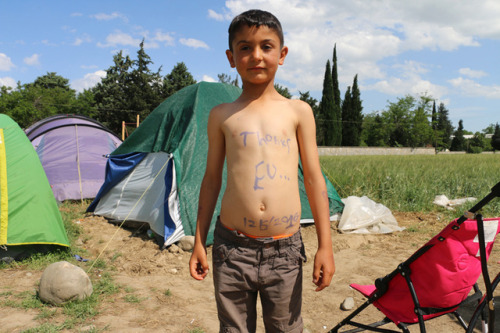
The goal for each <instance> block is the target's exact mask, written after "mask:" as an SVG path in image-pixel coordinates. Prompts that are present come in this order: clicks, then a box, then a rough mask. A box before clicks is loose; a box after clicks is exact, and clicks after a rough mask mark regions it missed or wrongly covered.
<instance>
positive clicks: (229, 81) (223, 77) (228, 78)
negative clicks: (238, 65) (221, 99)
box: [217, 73, 239, 87]
mask: <svg viewBox="0 0 500 333" xmlns="http://www.w3.org/2000/svg"><path fill="white" fill-rule="evenodd" d="M217 78H218V79H219V82H221V83H226V84H230V85H233V86H236V87H239V83H238V75H236V78H235V79H234V80H233V79H232V78H231V75H227V74H225V73H222V74H217Z"/></svg>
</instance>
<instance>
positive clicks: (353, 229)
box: [338, 196, 404, 234]
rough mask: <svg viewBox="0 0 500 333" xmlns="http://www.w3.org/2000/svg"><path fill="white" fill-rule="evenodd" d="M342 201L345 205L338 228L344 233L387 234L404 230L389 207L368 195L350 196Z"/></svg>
mask: <svg viewBox="0 0 500 333" xmlns="http://www.w3.org/2000/svg"><path fill="white" fill-rule="evenodd" d="M342 202H343V203H344V205H345V206H344V211H343V212H342V216H341V218H340V222H339V227H338V228H339V230H340V231H342V232H344V233H362V234H368V233H370V234H386V233H391V232H394V231H401V230H404V228H401V227H399V226H398V222H397V221H396V218H395V217H394V216H393V215H392V213H391V211H390V210H389V208H387V207H385V206H384V205H382V204H380V203H376V202H375V201H373V200H371V199H369V198H368V197H366V196H363V197H355V196H350V197H347V198H346V199H342Z"/></svg>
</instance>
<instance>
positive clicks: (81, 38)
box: [73, 34, 92, 46]
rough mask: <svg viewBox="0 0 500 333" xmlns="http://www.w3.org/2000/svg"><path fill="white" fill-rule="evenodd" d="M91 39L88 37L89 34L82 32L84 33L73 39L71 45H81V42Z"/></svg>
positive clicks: (87, 41) (88, 41)
mask: <svg viewBox="0 0 500 333" xmlns="http://www.w3.org/2000/svg"><path fill="white" fill-rule="evenodd" d="M91 41H92V38H90V36H89V35H87V34H84V35H82V36H80V37H77V38H76V39H75V41H74V42H73V45H74V46H80V45H82V44H83V43H90V42H91Z"/></svg>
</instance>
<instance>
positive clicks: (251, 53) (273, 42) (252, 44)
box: [226, 25, 288, 84]
mask: <svg viewBox="0 0 500 333" xmlns="http://www.w3.org/2000/svg"><path fill="white" fill-rule="evenodd" d="M280 44H281V41H280V39H279V37H278V34H277V33H276V32H275V31H274V30H272V29H269V28H268V27H267V26H260V27H258V28H257V27H255V26H252V27H248V26H246V25H245V26H243V27H241V29H240V30H239V31H237V32H236V33H235V37H234V40H233V44H232V48H233V50H232V51H230V50H227V51H226V55H227V59H228V60H229V64H230V65H231V67H233V68H236V70H237V71H238V74H240V76H241V79H242V81H243V82H250V83H254V84H259V83H266V82H268V81H270V80H273V79H274V76H275V74H276V71H277V70H278V66H279V65H283V63H284V61H285V57H286V55H287V53H288V48H287V47H286V46H284V47H281V45H280Z"/></svg>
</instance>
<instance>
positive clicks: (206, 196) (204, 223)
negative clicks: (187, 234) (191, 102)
mask: <svg viewBox="0 0 500 333" xmlns="http://www.w3.org/2000/svg"><path fill="white" fill-rule="evenodd" d="M218 114H220V112H217V108H214V109H213V110H212V111H211V112H210V115H209V118H208V126H207V134H208V154H207V165H206V170H205V175H204V176H203V181H202V183H201V188H200V196H199V201H198V216H197V220H196V232H195V241H194V248H193V253H192V254H191V259H190V260H189V271H190V273H191V276H192V277H193V278H195V279H196V280H203V279H204V278H205V277H206V276H207V274H208V269H209V267H208V261H207V252H206V245H205V243H206V241H207V235H208V229H209V228H210V222H211V221H212V216H213V214H214V210H215V205H216V203H217V198H218V196H219V192H220V188H221V183H222V169H223V167H224V159H225V142H224V135H223V133H222V131H221V128H220V122H219V121H218Z"/></svg>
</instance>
